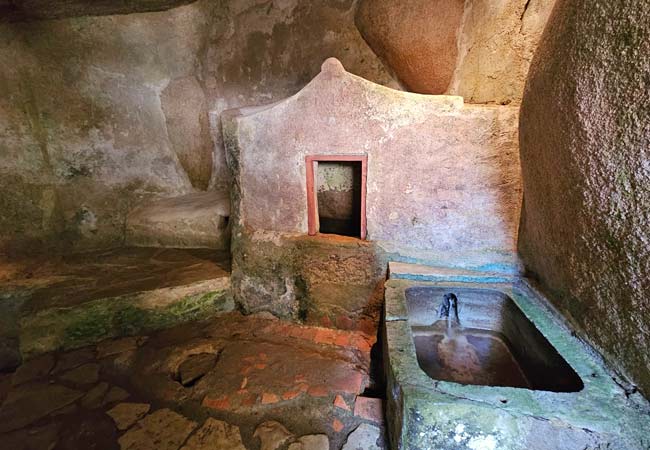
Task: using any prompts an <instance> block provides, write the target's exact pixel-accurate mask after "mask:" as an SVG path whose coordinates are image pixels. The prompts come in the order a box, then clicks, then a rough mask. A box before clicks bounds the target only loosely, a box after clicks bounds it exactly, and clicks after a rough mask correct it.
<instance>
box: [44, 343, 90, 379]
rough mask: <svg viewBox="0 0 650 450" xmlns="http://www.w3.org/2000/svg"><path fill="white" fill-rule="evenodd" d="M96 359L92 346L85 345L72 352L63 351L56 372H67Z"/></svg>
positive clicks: (57, 362)
mask: <svg viewBox="0 0 650 450" xmlns="http://www.w3.org/2000/svg"><path fill="white" fill-rule="evenodd" d="M93 359H95V351H94V350H93V349H92V348H91V347H84V348H80V349H78V350H73V351H71V352H66V353H62V354H60V355H59V357H58V359H57V361H56V367H55V368H54V373H61V372H65V371H66V370H70V369H74V368H75V367H79V366H80V365H82V364H85V363H87V362H90V361H91V360H93Z"/></svg>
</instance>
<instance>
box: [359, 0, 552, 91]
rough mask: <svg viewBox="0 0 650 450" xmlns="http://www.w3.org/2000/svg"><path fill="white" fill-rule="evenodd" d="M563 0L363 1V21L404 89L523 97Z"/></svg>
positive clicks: (361, 27) (365, 30)
mask: <svg viewBox="0 0 650 450" xmlns="http://www.w3.org/2000/svg"><path fill="white" fill-rule="evenodd" d="M554 4H555V0H464V1H463V0H453V1H423V0H404V1H399V2H396V1H390V0H360V3H359V8H358V12H357V16H356V24H357V27H358V28H359V30H360V32H361V34H362V35H363V36H364V38H365V39H366V40H367V42H368V43H369V45H370V46H371V47H372V48H373V50H374V51H375V52H376V53H377V54H378V55H379V56H380V57H381V58H382V60H383V61H384V62H385V63H386V65H387V66H388V67H390V69H391V70H392V71H393V72H394V73H395V75H396V76H397V78H399V79H400V80H401V81H402V83H403V84H404V86H405V87H406V88H408V89H409V90H412V91H414V92H419V93H423V94H452V95H460V96H462V97H463V98H464V99H465V101H466V102H468V103H498V104H508V103H511V102H519V101H521V96H522V93H523V88H524V83H525V81H526V75H527V73H528V68H529V66H530V61H531V59H532V55H533V52H534V51H535V49H536V48H537V44H538V42H539V38H540V36H541V33H542V31H543V30H544V26H545V24H546V21H547V19H548V16H549V14H550V12H551V10H552V9H553V5H554Z"/></svg>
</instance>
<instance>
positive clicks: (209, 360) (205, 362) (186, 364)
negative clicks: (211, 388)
mask: <svg viewBox="0 0 650 450" xmlns="http://www.w3.org/2000/svg"><path fill="white" fill-rule="evenodd" d="M216 363H217V355H215V354H214V353H197V354H195V355H190V356H188V357H187V358H186V359H185V361H183V362H182V363H181V364H180V365H179V366H178V370H177V371H176V373H175V374H174V377H173V378H174V380H176V381H178V382H179V383H180V384H182V385H183V386H184V387H188V388H189V387H192V386H194V385H195V384H196V383H197V382H198V381H199V380H200V379H201V378H203V377H204V376H205V374H207V373H208V372H210V371H211V370H212V369H213V368H214V366H215V364H216Z"/></svg>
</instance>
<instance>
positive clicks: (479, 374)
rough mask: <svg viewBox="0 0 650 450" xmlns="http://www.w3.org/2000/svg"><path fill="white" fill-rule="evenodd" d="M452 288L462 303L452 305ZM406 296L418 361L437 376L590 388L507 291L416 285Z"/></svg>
mask: <svg viewBox="0 0 650 450" xmlns="http://www.w3.org/2000/svg"><path fill="white" fill-rule="evenodd" d="M452 292H453V293H454V294H455V295H452V296H451V297H452V298H453V299H456V298H457V302H458V303H457V305H456V303H453V304H452V306H453V307H452V308H451V309H450V307H449V301H448V298H449V294H450V293H452ZM406 301H407V308H408V311H409V322H410V323H411V326H412V329H411V331H412V335H413V340H414V343H415V349H416V355H417V359H418V364H419V365H420V368H421V369H422V370H423V371H424V372H425V373H426V374H427V375H428V376H429V377H431V378H432V379H435V380H442V381H452V382H456V383H460V384H472V385H484V386H509V387H517V388H525V389H534V390H545V391H553V392H578V391H580V390H582V388H583V387H584V385H583V383H582V380H581V379H580V377H579V376H578V375H577V374H576V373H575V371H574V370H573V369H572V368H571V366H569V364H568V363H567V362H566V361H565V360H564V358H562V356H561V355H560V354H559V353H558V352H557V350H555V348H553V346H552V345H551V344H550V343H549V342H548V340H546V338H545V337H544V336H543V335H542V334H541V333H540V332H539V330H538V329H537V328H536V327H535V325H534V324H533V323H532V322H531V321H530V320H528V318H527V317H526V316H525V315H524V313H523V312H522V311H521V310H520V309H519V307H518V306H517V305H516V303H515V302H514V301H513V300H512V299H511V298H510V297H509V296H507V295H506V294H504V293H502V292H499V291H494V290H490V289H472V288H462V289H454V288H449V287H413V288H410V289H407V290H406ZM455 301H456V300H454V302H455ZM445 302H447V303H446V304H445ZM441 311H442V312H441ZM456 311H458V313H457V314H456Z"/></svg>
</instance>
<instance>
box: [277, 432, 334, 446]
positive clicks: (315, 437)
mask: <svg viewBox="0 0 650 450" xmlns="http://www.w3.org/2000/svg"><path fill="white" fill-rule="evenodd" d="M329 448H330V441H329V439H328V438H327V435H326V434H309V435H307V436H301V437H299V438H298V440H297V441H296V442H294V443H292V444H291V445H289V447H288V448H287V450H329Z"/></svg>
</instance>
